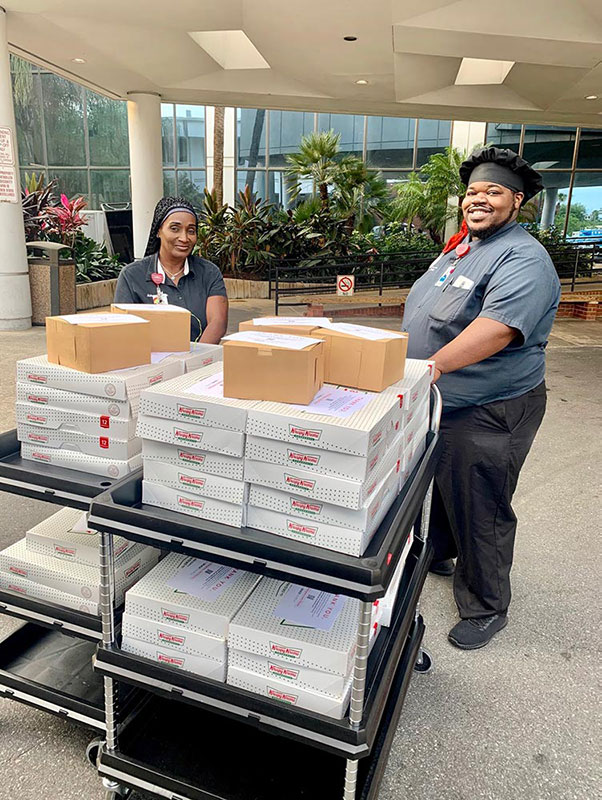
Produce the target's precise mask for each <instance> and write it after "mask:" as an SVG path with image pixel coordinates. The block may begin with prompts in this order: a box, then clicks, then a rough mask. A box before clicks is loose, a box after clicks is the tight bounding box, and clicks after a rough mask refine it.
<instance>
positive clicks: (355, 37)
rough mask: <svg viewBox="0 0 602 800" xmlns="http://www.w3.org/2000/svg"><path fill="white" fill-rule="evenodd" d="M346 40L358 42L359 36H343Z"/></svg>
mask: <svg viewBox="0 0 602 800" xmlns="http://www.w3.org/2000/svg"><path fill="white" fill-rule="evenodd" d="M343 39H344V40H345V41H346V42H357V36H343Z"/></svg>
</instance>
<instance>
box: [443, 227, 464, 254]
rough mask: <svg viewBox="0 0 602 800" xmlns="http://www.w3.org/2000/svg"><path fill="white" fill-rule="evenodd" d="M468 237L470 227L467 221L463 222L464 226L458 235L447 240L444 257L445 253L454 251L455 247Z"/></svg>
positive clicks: (455, 234)
mask: <svg viewBox="0 0 602 800" xmlns="http://www.w3.org/2000/svg"><path fill="white" fill-rule="evenodd" d="M467 236H468V225H467V224H466V221H465V220H462V226H461V228H460V230H459V231H458V233H454V235H453V236H451V237H450V238H449V239H448V240H447V242H446V244H445V247H444V248H443V255H445V253H449V251H450V250H453V249H454V247H457V246H458V245H459V244H460V243H461V242H463V241H464V239H465V238H466V237H467Z"/></svg>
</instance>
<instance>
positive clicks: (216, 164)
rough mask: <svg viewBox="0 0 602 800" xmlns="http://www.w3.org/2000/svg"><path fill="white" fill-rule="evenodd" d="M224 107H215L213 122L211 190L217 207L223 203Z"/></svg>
mask: <svg viewBox="0 0 602 800" xmlns="http://www.w3.org/2000/svg"><path fill="white" fill-rule="evenodd" d="M224 113H225V109H224V106H216V107H215V116H214V122H213V190H214V192H215V199H216V203H217V204H218V205H220V206H221V205H222V203H223V202H224Z"/></svg>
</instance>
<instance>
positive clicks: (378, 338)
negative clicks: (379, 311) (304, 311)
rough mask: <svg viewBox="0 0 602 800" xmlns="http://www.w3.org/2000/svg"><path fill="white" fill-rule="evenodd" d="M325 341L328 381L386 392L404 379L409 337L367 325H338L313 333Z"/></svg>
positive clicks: (325, 364)
mask: <svg viewBox="0 0 602 800" xmlns="http://www.w3.org/2000/svg"><path fill="white" fill-rule="evenodd" d="M311 336H315V337H317V338H320V339H322V340H323V341H324V380H325V381H326V382H327V383H333V384H337V385H342V386H353V387H355V388H356V389H364V390H366V391H369V392H382V391H383V389H386V388H387V387H388V386H391V384H393V383H396V382H397V381H400V380H401V379H402V378H403V375H404V367H405V360H406V353H407V349H408V335H407V334H406V333H397V332H396V331H386V330H383V329H382V328H370V327H368V326H366V325H349V324H347V323H334V324H331V325H329V326H328V327H326V328H320V329H319V330H318V331H313V332H312V333H311Z"/></svg>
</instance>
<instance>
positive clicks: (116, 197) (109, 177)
mask: <svg viewBox="0 0 602 800" xmlns="http://www.w3.org/2000/svg"><path fill="white" fill-rule="evenodd" d="M90 183H91V187H92V196H91V198H90V208H100V207H101V203H129V202H130V200H131V196H130V173H129V171H128V170H126V169H97V170H94V169H93V170H90Z"/></svg>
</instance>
